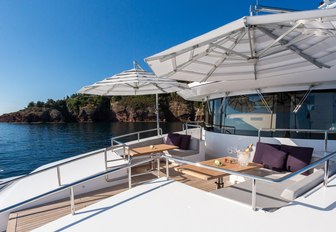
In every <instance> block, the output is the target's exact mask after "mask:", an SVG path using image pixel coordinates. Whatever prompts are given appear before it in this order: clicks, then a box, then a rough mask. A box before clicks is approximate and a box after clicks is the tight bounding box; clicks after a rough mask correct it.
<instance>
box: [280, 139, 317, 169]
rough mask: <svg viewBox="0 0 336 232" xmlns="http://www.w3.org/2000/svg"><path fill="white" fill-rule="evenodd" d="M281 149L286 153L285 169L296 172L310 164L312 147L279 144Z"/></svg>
mask: <svg viewBox="0 0 336 232" xmlns="http://www.w3.org/2000/svg"><path fill="white" fill-rule="evenodd" d="M281 150H282V151H284V152H286V153H287V154H288V158H287V163H286V170H287V171H289V172H296V171H297V170H300V169H301V168H304V167H305V166H307V165H308V164H310V161H311V158H312V156H313V150H314V148H312V147H296V146H288V145H281Z"/></svg>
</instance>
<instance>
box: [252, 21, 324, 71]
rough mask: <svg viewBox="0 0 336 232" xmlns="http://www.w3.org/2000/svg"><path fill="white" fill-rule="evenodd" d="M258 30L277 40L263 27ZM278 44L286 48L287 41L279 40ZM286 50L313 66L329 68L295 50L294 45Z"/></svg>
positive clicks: (299, 50) (297, 49)
mask: <svg viewBox="0 0 336 232" xmlns="http://www.w3.org/2000/svg"><path fill="white" fill-rule="evenodd" d="M258 29H259V30H260V31H262V32H263V33H264V34H266V35H268V36H269V37H271V38H272V39H277V36H276V35H275V34H273V33H272V32H271V31H270V30H268V29H266V28H264V27H258ZM279 43H280V44H281V45H284V46H286V44H287V43H288V41H287V40H285V39H281V40H279ZM288 49H290V50H291V51H293V52H295V53H296V54H298V55H299V56H301V57H302V58H303V59H305V60H306V61H308V62H310V63H312V64H313V65H315V66H317V67H319V68H322V67H325V68H330V66H328V65H325V64H323V63H321V62H319V61H317V60H316V59H314V58H312V57H311V56H309V55H307V54H305V53H303V52H302V50H301V49H299V48H297V47H296V46H294V45H290V46H288Z"/></svg>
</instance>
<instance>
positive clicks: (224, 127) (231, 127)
mask: <svg viewBox="0 0 336 232" xmlns="http://www.w3.org/2000/svg"><path fill="white" fill-rule="evenodd" d="M228 129H229V130H233V134H236V127H234V126H222V127H221V132H222V131H224V132H225V131H228V132H229V130H228ZM230 134H231V133H230Z"/></svg>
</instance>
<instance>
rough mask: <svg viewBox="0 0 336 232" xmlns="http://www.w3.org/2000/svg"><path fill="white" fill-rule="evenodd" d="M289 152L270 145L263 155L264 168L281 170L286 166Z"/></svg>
mask: <svg viewBox="0 0 336 232" xmlns="http://www.w3.org/2000/svg"><path fill="white" fill-rule="evenodd" d="M286 158H287V153H286V152H284V151H280V150H278V149H276V148H274V147H271V146H269V147H268V148H267V152H265V153H264V155H263V157H262V160H261V161H262V163H263V165H264V168H268V169H272V170H275V171H278V172H281V171H282V170H283V168H284V166H285V163H286Z"/></svg>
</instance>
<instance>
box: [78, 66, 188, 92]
mask: <svg viewBox="0 0 336 232" xmlns="http://www.w3.org/2000/svg"><path fill="white" fill-rule="evenodd" d="M187 88H188V85H187V84H185V83H180V82H177V81H175V80H170V79H167V78H158V77H156V76H155V74H153V73H149V72H146V71H145V70H143V69H142V68H140V67H139V66H138V67H135V68H134V69H131V70H127V71H124V72H121V73H120V74H116V75H114V76H112V77H109V78H106V79H104V80H102V81H99V82H96V83H94V84H93V85H89V86H84V87H83V88H81V89H80V90H79V91H78V92H79V93H83V94H94V95H101V96H129V95H149V94H161V93H171V92H176V91H180V90H184V89H187Z"/></svg>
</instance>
